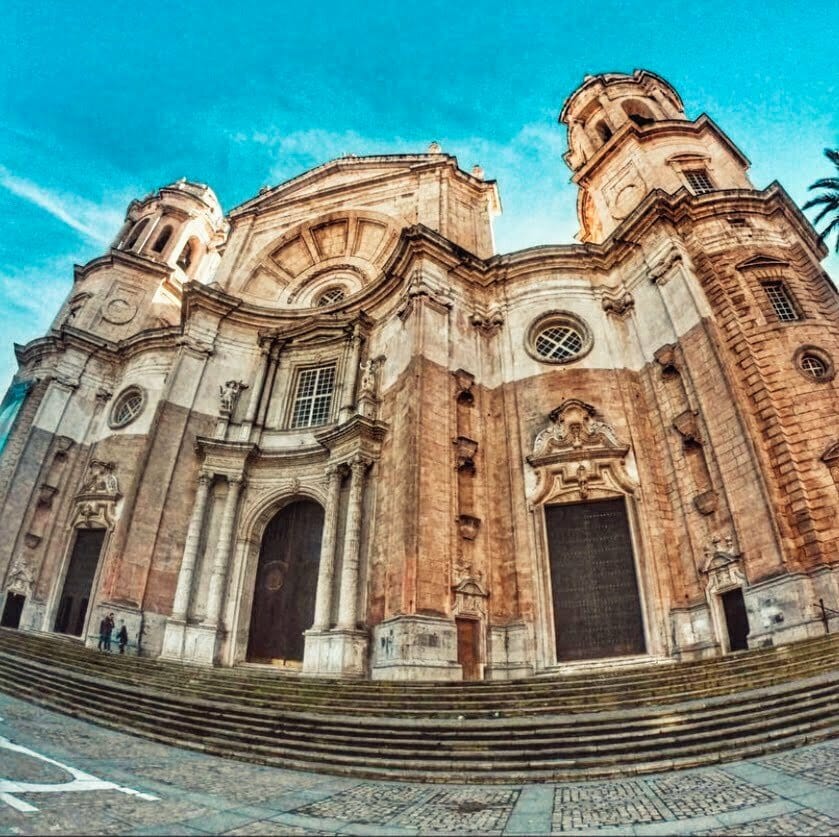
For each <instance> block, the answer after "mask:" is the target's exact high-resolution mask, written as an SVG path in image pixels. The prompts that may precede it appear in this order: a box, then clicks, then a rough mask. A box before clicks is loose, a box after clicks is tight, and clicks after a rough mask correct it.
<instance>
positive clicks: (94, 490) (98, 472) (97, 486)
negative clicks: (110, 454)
mask: <svg viewBox="0 0 839 837" xmlns="http://www.w3.org/2000/svg"><path fill="white" fill-rule="evenodd" d="M115 469H116V465H114V463H113V462H103V461H102V460H101V459H92V460H91V462H90V464H89V465H88V466H87V474H85V478H84V480H83V482H82V490H81V493H82V494H108V495H111V494H117V493H119V482H118V481H117V477H116V474H115V473H114V470H115Z"/></svg>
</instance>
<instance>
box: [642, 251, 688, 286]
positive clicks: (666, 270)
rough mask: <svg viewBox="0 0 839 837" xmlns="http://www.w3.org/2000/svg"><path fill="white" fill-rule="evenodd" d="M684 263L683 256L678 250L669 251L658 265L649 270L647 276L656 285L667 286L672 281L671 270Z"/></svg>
mask: <svg viewBox="0 0 839 837" xmlns="http://www.w3.org/2000/svg"><path fill="white" fill-rule="evenodd" d="M681 261H682V254H681V253H680V252H679V251H678V250H676V249H672V250H669V251H668V252H667V253H666V254H664V255H663V256H662V257H661V259H660V261H659V262H658V264H655V265H652V266H651V267H650V268H649V269H648V270H647V276H648V277H649V279H650V282H652V283H653V284H654V285H666V284H667V283H668V282H669V281H670V277H671V275H672V274H671V272H670V271H671V268H673V267H675V265H677V264H679V263H680V262H681Z"/></svg>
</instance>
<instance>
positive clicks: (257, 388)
mask: <svg viewBox="0 0 839 837" xmlns="http://www.w3.org/2000/svg"><path fill="white" fill-rule="evenodd" d="M270 353H271V350H270V349H268V348H266V347H264V346H263V347H262V348H261V349H260V352H259V354H260V358H259V367H258V368H257V370H256V377H255V378H254V382H253V389H252V390H251V398H250V401H248V410H247V412H246V413H245V420H244V421H243V422H242V430H241V436H240V438H241V440H242V441H243V442H247V441H248V439H249V438H250V435H251V428H252V427H253V421H254V419H255V418H256V410H257V407H259V399H260V397H261V396H262V387H263V385H264V383H265V376H266V374H267V372H268V361H269V357H270Z"/></svg>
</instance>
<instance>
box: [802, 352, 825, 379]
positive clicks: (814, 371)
mask: <svg viewBox="0 0 839 837" xmlns="http://www.w3.org/2000/svg"><path fill="white" fill-rule="evenodd" d="M801 369H802V371H803V372H804V373H805V374H807V375H809V376H810V377H811V378H815V380H817V381H818V380H821V379H822V378H824V377H825V376H826V375H827V365H826V364H825V362H824V361H823V360H822V359H821V358H818V357H816V356H815V355H804V357H802V358H801Z"/></svg>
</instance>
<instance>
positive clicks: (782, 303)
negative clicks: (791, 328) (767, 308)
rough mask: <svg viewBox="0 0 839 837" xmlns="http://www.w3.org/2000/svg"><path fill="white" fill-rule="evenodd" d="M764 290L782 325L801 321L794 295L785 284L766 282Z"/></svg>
mask: <svg viewBox="0 0 839 837" xmlns="http://www.w3.org/2000/svg"><path fill="white" fill-rule="evenodd" d="M763 290H764V291H766V296H767V297H769V301H770V302H771V303H772V308H773V309H774V310H775V316H776V317H777V318H778V319H779V320H780V321H781V322H782V323H789V322H794V321H795V320H800V319H801V317H799V316H798V311H796V309H795V305H794V303H793V301H792V295H791V294H790V292H789V291H788V290H787V286H786V285H785V284H784V283H783V282H764V283H763Z"/></svg>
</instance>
